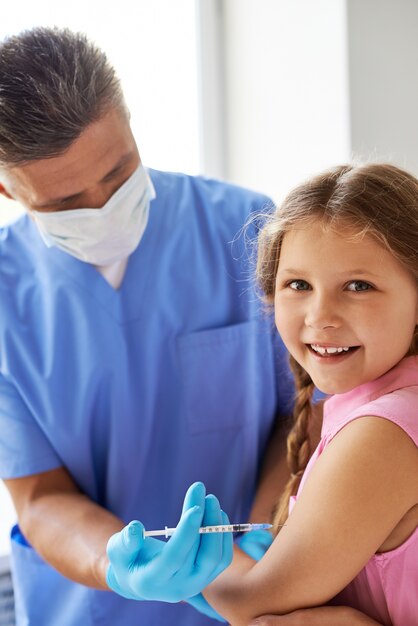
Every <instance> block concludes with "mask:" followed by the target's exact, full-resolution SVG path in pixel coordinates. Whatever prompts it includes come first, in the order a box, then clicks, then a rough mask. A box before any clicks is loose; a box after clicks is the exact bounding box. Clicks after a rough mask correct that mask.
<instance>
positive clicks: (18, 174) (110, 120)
mask: <svg viewBox="0 0 418 626" xmlns="http://www.w3.org/2000/svg"><path fill="white" fill-rule="evenodd" d="M135 155H137V148H136V144H135V141H134V139H133V136H132V133H131V130H130V127H129V122H128V121H127V119H126V118H125V119H124V118H122V117H121V116H120V114H116V115H111V114H109V115H108V116H105V117H104V118H103V119H102V120H99V121H98V122H96V123H94V124H92V125H91V126H89V127H87V129H86V130H85V131H84V133H82V134H81V135H80V137H79V138H78V139H76V140H75V141H74V142H73V144H71V146H70V147H69V148H68V149H67V150H66V151H65V152H64V153H63V154H61V155H58V156H56V157H52V158H46V159H39V160H37V161H31V162H30V163H27V164H24V165H21V166H15V167H13V168H8V169H7V170H5V171H4V178H5V185H7V186H8V187H9V191H10V192H11V193H15V194H17V195H20V194H24V195H25V196H28V197H27V200H28V201H29V200H30V203H31V204H39V205H41V204H43V203H45V202H49V201H53V200H54V199H56V198H62V197H65V196H70V195H73V194H77V193H81V192H82V191H83V190H84V189H87V188H89V187H91V186H92V185H94V184H97V183H98V182H100V181H101V180H102V179H103V178H105V177H106V176H108V175H109V174H110V173H111V172H112V170H113V169H115V168H118V167H122V166H123V164H124V163H126V162H128V161H129V160H131V159H132V158H133V157H134V156H135Z"/></svg>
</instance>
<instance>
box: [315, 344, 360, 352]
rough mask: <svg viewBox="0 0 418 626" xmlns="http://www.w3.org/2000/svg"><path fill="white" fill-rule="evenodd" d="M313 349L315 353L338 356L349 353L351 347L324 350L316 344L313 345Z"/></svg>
mask: <svg viewBox="0 0 418 626" xmlns="http://www.w3.org/2000/svg"><path fill="white" fill-rule="evenodd" d="M311 348H312V350H314V351H315V352H318V353H319V354H337V353H340V352H348V350H349V349H350V348H349V347H348V348H346V347H338V348H334V347H332V348H323V347H322V346H317V345H315V344H311Z"/></svg>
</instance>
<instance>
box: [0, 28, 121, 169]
mask: <svg viewBox="0 0 418 626" xmlns="http://www.w3.org/2000/svg"><path fill="white" fill-rule="evenodd" d="M112 108H119V109H120V110H121V112H126V107H125V103H124V98H123V93H122V89H121V85H120V81H119V78H118V77H117V76H116V73H115V70H114V68H113V67H112V66H111V65H110V63H109V62H108V60H107V57H106V55H105V54H104V53H103V52H102V51H101V50H100V49H99V48H98V47H97V46H96V45H95V44H93V43H92V42H90V41H89V40H88V39H87V37H86V36H85V35H84V34H82V33H73V32H71V31H70V30H68V29H67V28H64V29H59V28H44V27H37V28H33V29H31V30H27V31H24V32H22V33H20V34H18V35H14V36H11V37H8V38H7V39H5V40H4V41H3V42H1V43H0V166H6V167H7V166H16V165H18V164H23V163H26V162H28V161H34V160H37V159H45V158H51V157H54V156H57V155H60V154H62V153H63V152H65V150H67V149H68V148H69V146H70V145H71V144H72V143H73V142H74V141H75V140H76V139H77V138H78V137H79V136H80V134H81V133H82V132H83V131H84V130H85V129H86V128H87V126H89V125H90V124H91V123H93V122H95V121H97V120H99V119H100V118H101V117H102V116H103V115H104V114H105V113H107V112H108V111H109V110H110V109H112Z"/></svg>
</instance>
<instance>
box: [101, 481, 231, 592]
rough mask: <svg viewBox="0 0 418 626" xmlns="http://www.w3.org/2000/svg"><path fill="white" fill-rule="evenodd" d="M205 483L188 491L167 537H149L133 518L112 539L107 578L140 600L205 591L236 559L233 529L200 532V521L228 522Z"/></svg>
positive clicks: (208, 523) (114, 586)
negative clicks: (174, 525) (164, 538)
mask: <svg viewBox="0 0 418 626" xmlns="http://www.w3.org/2000/svg"><path fill="white" fill-rule="evenodd" d="M205 493H206V491H205V486H204V485H203V483H194V484H193V485H192V486H191V487H190V488H189V490H188V491H187V493H186V496H185V499H184V504H183V512H182V515H181V518H180V521H179V523H178V525H177V528H176V531H175V533H174V534H173V536H172V537H171V538H170V539H169V540H168V541H167V542H165V541H161V540H159V539H155V538H154V537H144V536H143V530H144V527H143V525H142V524H141V522H138V521H133V522H130V524H128V525H127V526H125V528H123V529H122V530H121V531H120V532H119V533H116V534H115V535H113V536H112V537H111V538H110V539H109V542H108V545H107V554H108V557H109V561H110V564H109V566H108V570H107V584H108V586H109V587H110V588H111V589H112V590H113V591H116V593H118V594H119V595H122V596H124V597H125V598H130V599H136V600H160V601H163V602H179V601H180V600H186V599H188V598H192V597H193V596H196V595H197V594H199V593H200V591H201V590H202V589H204V588H205V587H206V586H207V585H208V584H209V583H211V582H212V580H214V579H215V578H216V576H218V574H220V573H221V572H222V571H223V570H224V569H225V568H226V567H228V565H229V564H230V563H231V560H232V554H233V542H232V535H231V534H230V533H213V534H203V535H200V534H199V527H200V526H211V525H216V524H229V520H228V516H227V515H226V514H225V513H224V512H223V511H222V510H221V508H220V505H219V502H218V500H217V498H216V497H215V496H213V495H212V494H210V495H208V496H206V495H205Z"/></svg>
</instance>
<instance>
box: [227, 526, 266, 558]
mask: <svg viewBox="0 0 418 626" xmlns="http://www.w3.org/2000/svg"><path fill="white" fill-rule="evenodd" d="M272 543H273V535H272V534H271V532H270V531H269V530H252V531H250V532H248V533H243V535H242V536H241V537H240V538H239V539H237V540H236V544H237V546H238V547H239V548H241V550H242V551H243V552H245V553H246V554H248V556H250V557H251V558H252V559H254V561H259V560H260V559H261V557H262V556H264V554H265V553H266V552H267V550H268V549H269V547H270V546H271V544H272Z"/></svg>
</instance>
